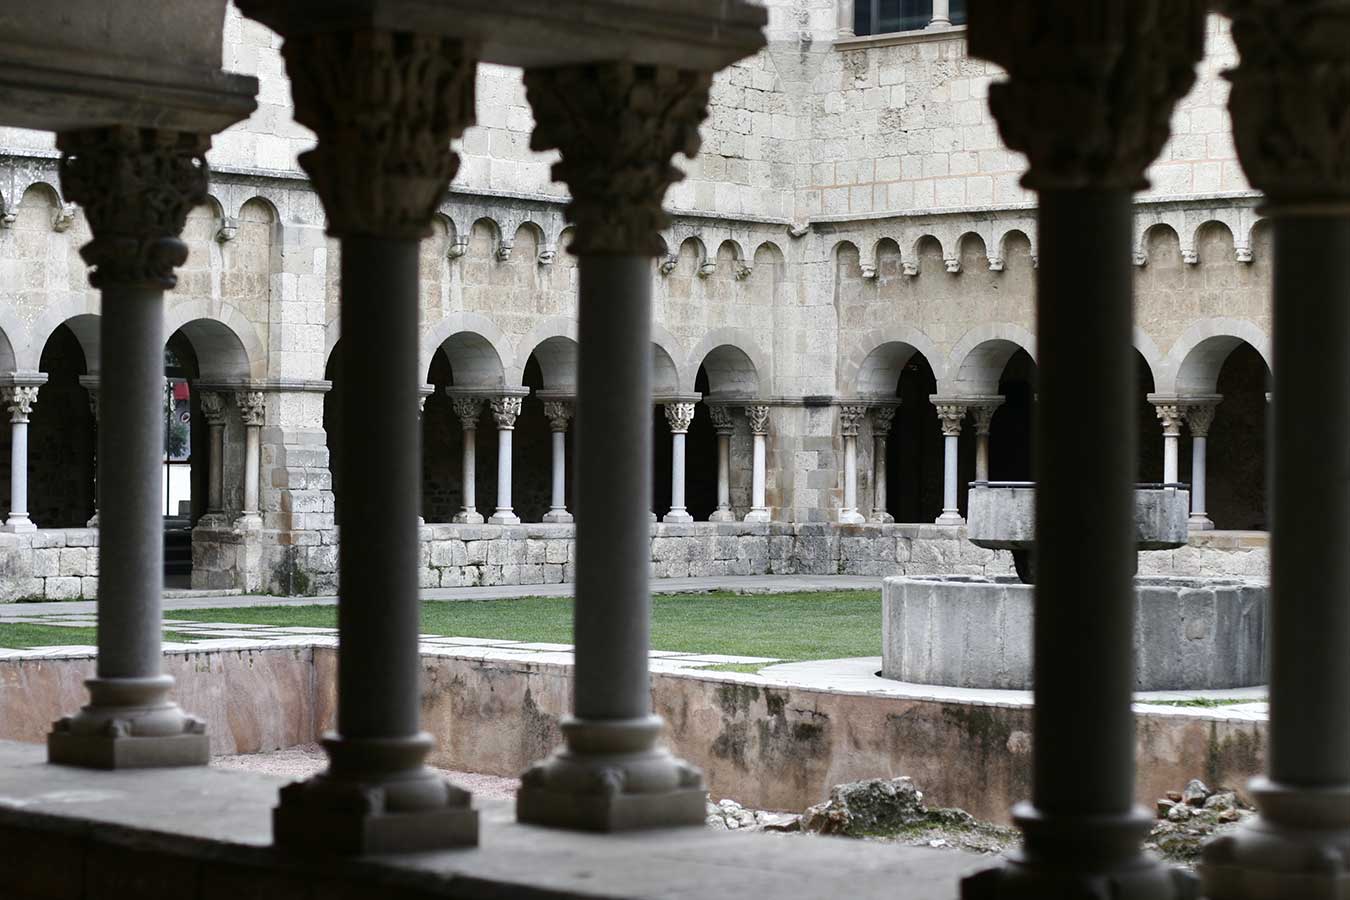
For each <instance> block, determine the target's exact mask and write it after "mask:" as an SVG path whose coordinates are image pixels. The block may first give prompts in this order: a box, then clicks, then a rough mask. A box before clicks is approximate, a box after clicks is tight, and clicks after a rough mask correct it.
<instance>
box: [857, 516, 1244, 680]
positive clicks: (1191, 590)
mask: <svg viewBox="0 0 1350 900" xmlns="http://www.w3.org/2000/svg"><path fill="white" fill-rule="evenodd" d="M972 493H973V492H972ZM1134 583H1135V629H1134V630H1135V647H1134V650H1135V689H1136V690H1139V691H1169V690H1204V689H1225V688H1238V687H1252V686H1255V685H1260V684H1265V683H1266V682H1267V660H1266V653H1265V647H1266V621H1267V604H1268V589H1267V586H1266V585H1265V584H1264V583H1263V582H1260V581H1254V580H1248V579H1241V578H1168V577H1145V576H1141V577H1138V578H1136V579H1135V582H1134ZM1034 592H1035V587H1034V586H1033V585H1026V584H1022V583H1020V582H1019V581H1018V580H1017V579H1016V578H1015V577H1012V576H1006V577H998V578H992V579H989V578H977V577H969V576H959V575H949V576H932V577H895V578H887V579H886V580H885V581H884V583H883V588H882V617H883V618H882V632H881V634H882V638H881V641H882V675H883V676H885V677H886V678H894V679H896V680H898V681H906V682H913V683H917V684H937V685H947V686H950V687H968V688H994V689H1002V690H1027V689H1030V688H1031V686H1032V682H1031V673H1032V653H1031V624H1032V613H1033V606H1032V597H1033V594H1034ZM1083 602H1084V603H1091V602H1092V586H1091V585H1084V586H1083ZM1083 677H1084V678H1091V677H1092V672H1091V671H1085V672H1083Z"/></svg>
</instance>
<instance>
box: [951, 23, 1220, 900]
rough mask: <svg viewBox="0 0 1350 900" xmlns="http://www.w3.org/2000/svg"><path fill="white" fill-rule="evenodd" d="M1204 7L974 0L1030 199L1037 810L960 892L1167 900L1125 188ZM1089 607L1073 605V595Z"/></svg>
mask: <svg viewBox="0 0 1350 900" xmlns="http://www.w3.org/2000/svg"><path fill="white" fill-rule="evenodd" d="M1208 5H1209V4H1208V3H1206V2H1205V0H1083V2H1081V3H1075V4H1058V3H1044V2H1041V0H970V14H969V25H968V27H969V34H968V39H969V49H970V55H971V56H973V57H979V58H982V59H986V60H989V61H990V62H993V63H996V64H998V65H1000V66H1002V67H1003V70H1004V71H1005V72H1007V73H1008V75H1007V77H1006V78H1004V79H1001V80H998V81H996V82H995V83H994V84H991V85H990V87H989V108H990V111H991V112H992V113H993V116H994V119H995V121H996V122H997V124H998V126H999V130H1000V132H1001V133H1002V135H1003V140H1004V143H1005V144H1006V145H1007V147H1008V148H1009V149H1010V150H1015V151H1020V152H1022V153H1025V154H1026V156H1027V160H1028V170H1027V174H1026V175H1025V176H1024V177H1023V180H1022V184H1023V185H1024V186H1025V187H1027V188H1028V189H1030V190H1033V191H1036V192H1037V195H1038V236H1037V243H1038V247H1039V257H1040V258H1039V264H1038V267H1037V269H1036V316H1035V320H1036V330H1037V338H1036V348H1037V363H1038V365H1039V372H1040V377H1039V386H1038V399H1037V404H1038V407H1037V410H1036V416H1035V425H1034V428H1035V439H1034V447H1035V455H1034V460H1033V465H1034V472H1035V481H1036V553H1037V567H1036V591H1035V614H1034V623H1033V629H1032V633H1033V642H1032V646H1033V653H1034V660H1035V669H1036V684H1035V714H1034V716H1033V717H1032V720H1033V722H1032V728H1033V736H1032V746H1033V748H1034V749H1033V756H1032V770H1031V802H1030V803H1022V804H1019V805H1018V806H1017V807H1015V808H1014V810H1013V819H1014V821H1015V822H1016V824H1017V825H1018V827H1019V828H1021V830H1022V833H1023V842H1022V846H1021V847H1020V848H1019V849H1018V850H1017V851H1015V852H1014V853H1012V854H1011V855H1010V856H1009V857H1008V859H1007V860H1006V861H1003V862H1002V863H1001V864H999V865H998V866H997V867H995V868H992V869H989V870H987V871H985V872H983V873H980V874H978V875H975V876H973V877H971V878H970V879H968V880H967V881H966V882H965V883H964V884H963V896H964V898H965V900H992V898H997V900H1008V898H1016V900H1022V898H1037V900H1041V898H1049V897H1065V898H1067V897H1074V898H1088V897H1092V898H1106V897H1110V898H1112V900H1175V898H1180V897H1189V896H1193V891H1192V890H1191V889H1190V887H1191V886H1190V884H1189V883H1187V882H1185V881H1184V880H1183V876H1181V875H1180V874H1179V873H1174V872H1173V871H1172V870H1171V869H1170V868H1168V867H1166V866H1164V865H1163V864H1162V863H1161V862H1159V861H1158V860H1157V859H1155V858H1153V857H1152V856H1150V855H1147V854H1145V853H1144V852H1143V851H1142V849H1141V843H1142V841H1143V838H1144V837H1145V836H1146V835H1147V834H1148V831H1149V829H1150V827H1151V826H1152V824H1153V816H1152V815H1151V814H1149V813H1148V812H1146V811H1144V810H1143V809H1140V808H1139V807H1137V806H1136V805H1135V801H1134V793H1135V790H1134V774H1135V735H1134V714H1133V711H1132V709H1131V703H1132V700H1133V692H1134V634H1133V632H1134V614H1135V596H1134V586H1133V575H1134V568H1135V559H1136V552H1135V545H1134V482H1135V468H1136V465H1137V458H1136V455H1135V446H1136V444H1137V439H1136V430H1137V429H1136V425H1135V409H1136V404H1137V402H1138V400H1137V398H1136V396H1135V392H1136V390H1137V383H1136V381H1135V371H1134V348H1133V321H1132V319H1133V297H1132V289H1133V265H1132V261H1131V244H1132V233H1133V219H1134V212H1133V205H1132V204H1133V194H1134V192H1135V191H1137V190H1140V189H1142V188H1144V187H1145V186H1146V184H1147V182H1146V181H1145V179H1144V172H1145V171H1146V170H1147V168H1148V166H1149V164H1150V163H1151V162H1152V161H1153V160H1154V159H1155V158H1156V157H1157V155H1158V153H1159V152H1160V151H1161V149H1162V147H1163V145H1164V143H1165V142H1166V140H1167V137H1168V123H1169V121H1170V118H1171V115H1172V112H1173V109H1174V108H1175V106H1176V103H1177V101H1178V100H1179V99H1180V98H1181V97H1182V96H1183V95H1185V93H1186V92H1187V91H1188V90H1189V89H1190V88H1191V86H1192V85H1193V84H1194V82H1195V65H1196V64H1197V63H1198V62H1199V60H1200V58H1201V57H1202V56H1203V53H1204V37H1205V15H1206V9H1207V7H1208ZM1085 590H1090V591H1091V598H1092V602H1090V603H1085V602H1084V591H1085Z"/></svg>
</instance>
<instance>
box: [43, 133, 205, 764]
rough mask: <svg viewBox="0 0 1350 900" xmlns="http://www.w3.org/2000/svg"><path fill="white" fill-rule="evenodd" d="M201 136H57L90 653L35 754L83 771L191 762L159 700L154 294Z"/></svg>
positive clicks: (201, 153)
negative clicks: (93, 641) (84, 440)
mask: <svg viewBox="0 0 1350 900" xmlns="http://www.w3.org/2000/svg"><path fill="white" fill-rule="evenodd" d="M209 146H210V139H209V138H207V137H204V136H200V135H195V134H185V133H182V132H171V131H157V130H153V129H135V128H124V127H114V128H98V129H89V130H84V131H72V132H64V133H62V134H59V135H58V136H57V148H58V149H59V150H60V151H61V161H60V163H59V165H60V173H61V188H62V193H63V194H64V195H65V196H66V199H68V200H70V201H72V202H75V203H78V204H79V205H80V206H81V207H82V208H83V209H84V213H85V216H86V217H87V218H88V220H89V227H90V230H91V231H92V233H93V239H92V240H91V241H90V242H89V243H88V244H85V245H84V246H83V247H82V248H80V256H81V257H83V259H84V261H85V262H86V263H88V264H90V265H91V266H92V267H93V270H92V271H91V273H90V275H89V282H90V284H92V285H93V286H94V287H95V288H98V289H99V291H100V292H101V294H102V309H103V315H101V316H100V317H99V330H100V338H99V340H100V345H101V347H102V360H101V362H102V366H101V369H102V371H101V396H102V409H103V410H104V411H106V412H107V413H108V416H107V418H106V420H104V421H103V422H102V423H101V427H100V428H99V431H98V440H99V447H98V466H99V486H100V493H101V508H100V510H99V517H100V520H101V528H100V536H99V544H100V546H99V566H100V574H99V581H98V663H97V666H96V674H95V676H94V677H93V678H91V679H89V680H88V681H87V682H85V684H86V686H87V687H88V688H89V697H90V702H89V705H87V706H85V707H84V708H83V709H82V710H80V712H78V713H76V714H75V715H73V716H69V717H67V718H64V719H61V720H60V721H59V722H57V723H56V724H55V726H54V727H53V729H52V732H51V734H50V735H49V736H48V739H47V754H48V759H50V760H51V761H52V762H54V763H61V764H65V765H76V766H87V767H93V768H134V767H144V766H180V765H204V764H205V763H206V761H207V758H208V756H209V754H210V746H209V742H208V741H207V737H206V727H205V724H204V723H203V722H201V721H200V720H198V719H195V718H193V717H192V716H188V715H186V714H184V713H183V711H182V710H181V709H179V708H178V706H177V705H176V704H174V703H173V702H171V701H170V700H169V692H170V691H171V690H172V689H173V678H171V677H170V676H168V675H165V674H163V673H162V671H161V662H162V653H161V650H160V642H161V625H160V606H161V602H162V601H161V598H162V597H163V594H164V521H163V513H162V511H161V509H160V487H161V483H162V474H161V471H160V469H161V466H162V464H163V454H164V405H163V404H164V291H165V290H167V289H169V288H172V287H173V286H174V284H175V282H176V280H177V279H176V277H175V275H174V268H175V267H177V266H180V265H182V264H183V263H184V262H185V261H186V260H187V255H188V250H187V245H186V244H184V243H183V242H182V241H181V240H179V239H178V235H179V233H180V232H181V231H182V230H183V223H184V221H185V220H186V218H187V214H188V211H189V210H191V209H192V208H193V207H194V206H197V205H199V204H202V203H205V202H206V184H207V166H206V150H207V148H208V147H209Z"/></svg>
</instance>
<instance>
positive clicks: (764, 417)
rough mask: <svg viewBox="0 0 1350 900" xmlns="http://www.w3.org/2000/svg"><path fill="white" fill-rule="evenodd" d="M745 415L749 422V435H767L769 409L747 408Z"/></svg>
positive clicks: (759, 406) (760, 407)
mask: <svg viewBox="0 0 1350 900" xmlns="http://www.w3.org/2000/svg"><path fill="white" fill-rule="evenodd" d="M745 415H746V418H748V419H749V420H750V433H751V434H768V433H769V408H768V407H767V406H762V405H757V406H747V407H746V408H745Z"/></svg>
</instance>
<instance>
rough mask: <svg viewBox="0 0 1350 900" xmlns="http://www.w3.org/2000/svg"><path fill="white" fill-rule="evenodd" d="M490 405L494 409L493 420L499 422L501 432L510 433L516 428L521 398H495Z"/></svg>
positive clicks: (489, 402)
mask: <svg viewBox="0 0 1350 900" xmlns="http://www.w3.org/2000/svg"><path fill="white" fill-rule="evenodd" d="M488 405H489V406H491V407H492V418H493V419H495V420H496V421H497V428H498V429H499V430H501V431H509V430H511V429H513V428H515V427H516V417H517V416H519V415H520V398H519V397H493V398H492V399H491V400H489V401H488Z"/></svg>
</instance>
